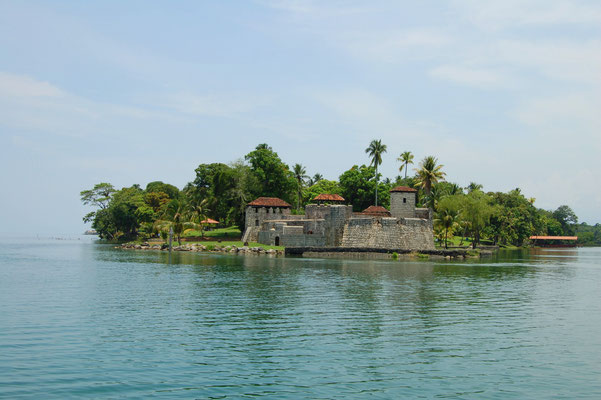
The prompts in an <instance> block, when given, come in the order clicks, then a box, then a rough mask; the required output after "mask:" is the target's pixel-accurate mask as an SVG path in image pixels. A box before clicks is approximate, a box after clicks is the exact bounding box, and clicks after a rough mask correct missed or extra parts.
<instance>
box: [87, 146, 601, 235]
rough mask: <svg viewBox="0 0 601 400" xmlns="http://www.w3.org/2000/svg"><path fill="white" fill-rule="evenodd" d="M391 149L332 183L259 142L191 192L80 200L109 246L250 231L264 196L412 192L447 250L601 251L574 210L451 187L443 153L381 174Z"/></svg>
mask: <svg viewBox="0 0 601 400" xmlns="http://www.w3.org/2000/svg"><path fill="white" fill-rule="evenodd" d="M385 151H386V145H384V144H382V143H381V141H376V140H374V141H372V142H371V143H370V147H368V148H367V149H366V153H367V154H368V158H369V159H368V160H367V161H369V165H365V164H363V165H360V166H359V165H354V166H352V167H351V168H350V169H348V170H346V171H344V172H343V173H342V174H341V175H340V176H339V178H338V180H327V179H323V176H322V175H321V174H319V173H314V175H313V177H311V178H310V177H309V176H308V175H307V172H308V171H307V169H306V167H304V166H303V165H301V164H298V163H296V164H295V165H294V166H293V168H292V169H291V168H289V166H288V164H286V163H284V162H283V161H282V160H281V159H280V157H279V156H278V154H277V153H276V152H275V151H273V149H272V148H271V147H270V146H268V145H267V144H259V145H258V146H257V147H256V148H255V149H254V150H252V151H251V152H249V153H248V154H246V155H245V156H244V158H243V160H242V159H241V160H238V161H235V162H232V163H230V164H223V163H211V164H200V165H199V166H198V167H197V168H196V170H195V178H194V180H193V181H192V182H189V183H188V184H187V185H186V186H185V187H184V188H183V189H182V190H181V191H180V190H179V189H178V188H177V187H176V186H174V185H171V184H168V183H164V182H161V181H154V182H150V183H149V184H148V185H146V188H145V189H142V188H141V187H140V186H139V185H133V186H131V187H126V188H122V189H121V190H116V189H115V188H114V187H113V186H112V185H111V184H109V183H99V184H97V185H95V186H94V187H93V188H92V189H89V190H84V191H82V192H81V193H80V195H81V200H82V202H83V203H84V204H86V205H90V206H92V207H94V211H92V212H90V213H88V214H87V215H86V216H85V217H84V221H86V222H92V227H93V228H94V229H96V231H97V232H98V234H99V235H100V236H101V237H102V238H104V239H109V240H117V239H119V240H129V239H134V238H147V237H150V236H156V235H163V236H166V234H167V232H169V231H170V230H172V231H173V233H174V235H175V237H176V238H178V239H179V237H181V235H182V234H183V233H184V232H185V231H186V229H195V230H199V231H200V232H202V231H203V229H204V228H206V220H207V218H212V219H215V220H217V221H219V223H220V225H221V226H238V227H239V228H240V229H241V230H242V229H244V211H245V207H246V205H247V204H248V203H249V202H250V201H252V200H254V199H256V198H257V197H260V196H266V197H279V198H281V199H283V200H285V201H287V202H288V203H290V204H292V205H294V208H296V209H298V212H302V209H303V208H304V207H305V206H306V205H307V204H308V203H310V202H311V201H312V199H313V198H315V196H317V195H319V194H323V193H327V194H340V195H341V196H342V197H344V198H345V199H346V203H347V204H350V205H352V206H353V210H354V211H356V212H359V211H362V210H364V209H366V208H367V207H369V206H370V205H373V204H375V201H376V199H375V197H376V195H377V196H378V198H377V201H378V204H379V205H382V206H384V207H386V208H389V206H390V192H389V191H390V189H392V188H393V187H395V186H398V185H402V186H408V187H412V188H415V189H417V190H418V205H419V206H420V207H427V208H430V209H431V210H432V211H433V215H434V229H435V235H436V237H437V238H438V239H439V243H440V244H441V245H444V246H447V245H448V244H449V243H454V244H464V242H466V241H468V240H469V242H470V243H472V244H473V245H474V246H476V245H478V244H479V243H480V242H482V241H486V243H490V244H499V245H514V246H522V245H524V244H526V243H528V239H529V237H530V236H532V235H551V236H564V235H566V236H570V235H575V234H578V236H579V243H581V244H586V245H594V244H597V245H599V244H601V226H599V224H597V225H595V226H589V225H586V224H580V225H578V217H577V216H576V215H575V214H574V212H573V211H572V210H571V209H570V207H568V206H566V205H561V206H559V207H558V208H557V209H556V210H543V209H539V208H537V207H535V206H534V199H531V198H530V199H529V198H526V197H525V196H524V195H523V194H522V193H521V191H520V189H514V190H511V191H509V192H507V193H502V192H485V191H484V188H483V187H482V185H479V184H477V183H474V182H471V183H470V184H469V185H468V186H467V187H465V188H462V187H461V186H459V185H457V184H455V183H452V182H448V181H445V180H444V179H445V176H446V174H445V172H444V171H443V166H442V165H440V164H439V163H438V160H437V159H436V157H434V156H427V157H424V158H423V160H421V161H420V162H419V164H418V166H417V168H415V169H414V172H415V173H414V174H413V175H410V174H408V170H407V169H408V167H409V165H410V164H413V158H414V157H413V154H411V152H409V151H405V152H403V153H402V154H401V156H400V157H399V158H398V159H397V161H398V162H399V163H400V168H399V172H401V174H402V175H404V177H403V176H397V177H396V178H395V179H394V180H391V179H389V178H383V179H382V176H381V174H380V173H378V171H377V167H378V166H379V165H381V163H382V159H381V154H382V153H383V152H385ZM376 188H377V189H376ZM203 221H205V222H203ZM468 238H469V239H468Z"/></svg>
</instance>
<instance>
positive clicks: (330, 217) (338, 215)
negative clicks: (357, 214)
mask: <svg viewBox="0 0 601 400" xmlns="http://www.w3.org/2000/svg"><path fill="white" fill-rule="evenodd" d="M329 208H330V212H329V214H327V215H325V216H324V217H325V232H324V235H325V237H326V245H327V246H340V245H341V244H342V236H343V235H344V227H345V225H346V223H347V221H348V220H349V219H350V218H351V216H352V215H353V206H339V205H335V206H334V205H333V206H329Z"/></svg>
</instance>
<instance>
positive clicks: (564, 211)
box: [553, 205, 578, 235]
mask: <svg viewBox="0 0 601 400" xmlns="http://www.w3.org/2000/svg"><path fill="white" fill-rule="evenodd" d="M553 218H555V219H556V220H557V222H559V223H560V224H561V229H562V230H563V234H564V235H574V234H575V233H576V229H575V226H574V225H576V224H577V223H578V217H577V216H576V213H574V211H572V209H571V208H570V207H568V206H566V205H563V206H559V207H558V208H557V210H555V211H553Z"/></svg>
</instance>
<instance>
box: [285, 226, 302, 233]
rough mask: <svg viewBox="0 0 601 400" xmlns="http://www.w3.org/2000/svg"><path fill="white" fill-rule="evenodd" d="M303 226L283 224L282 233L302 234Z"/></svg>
mask: <svg viewBox="0 0 601 400" xmlns="http://www.w3.org/2000/svg"><path fill="white" fill-rule="evenodd" d="M303 229H304V227H303V226H284V235H302V234H303Z"/></svg>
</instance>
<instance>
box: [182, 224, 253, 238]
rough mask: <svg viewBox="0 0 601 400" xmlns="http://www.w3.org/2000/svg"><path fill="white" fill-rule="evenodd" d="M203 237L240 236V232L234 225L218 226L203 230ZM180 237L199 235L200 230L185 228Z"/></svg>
mask: <svg viewBox="0 0 601 400" xmlns="http://www.w3.org/2000/svg"><path fill="white" fill-rule="evenodd" d="M203 235H204V237H208V238H217V237H218V238H236V239H238V238H240V237H241V236H242V232H240V229H238V227H236V226H230V227H228V228H218V229H213V230H210V231H203ZM182 237H200V231H196V230H193V229H190V230H187V231H186V232H185V233H184V235H183V236H182Z"/></svg>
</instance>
